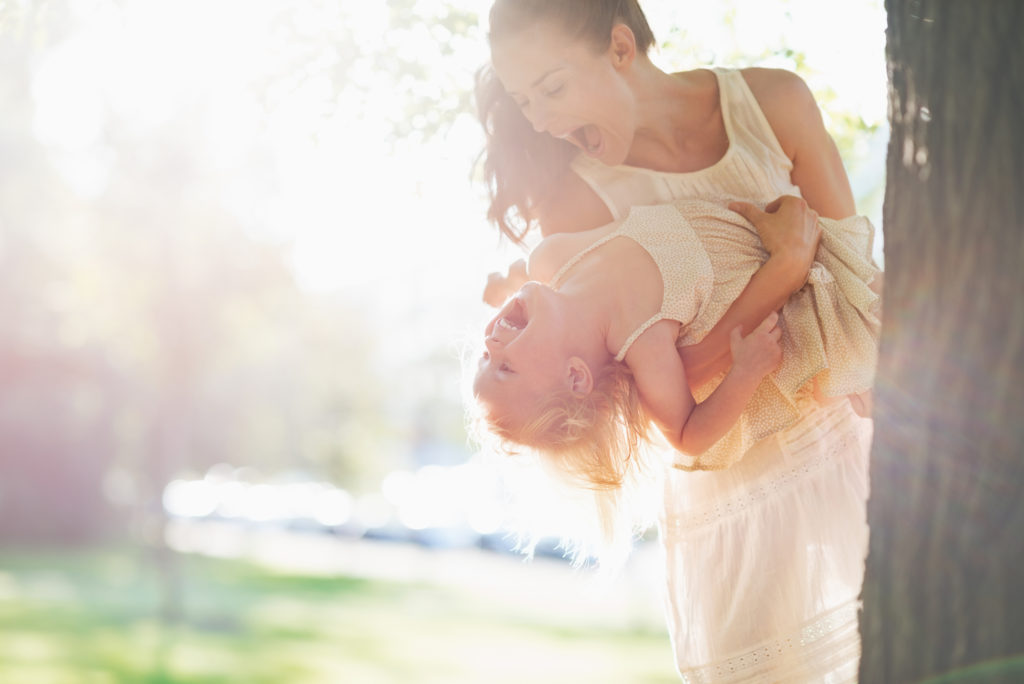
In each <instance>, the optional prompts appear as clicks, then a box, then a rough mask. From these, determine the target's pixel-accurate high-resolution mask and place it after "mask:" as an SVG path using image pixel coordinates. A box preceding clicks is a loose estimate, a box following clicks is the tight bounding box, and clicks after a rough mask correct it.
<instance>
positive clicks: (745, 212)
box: [729, 202, 765, 226]
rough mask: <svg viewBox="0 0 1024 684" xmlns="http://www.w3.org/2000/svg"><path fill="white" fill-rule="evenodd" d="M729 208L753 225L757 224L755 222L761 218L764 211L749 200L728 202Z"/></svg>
mask: <svg viewBox="0 0 1024 684" xmlns="http://www.w3.org/2000/svg"><path fill="white" fill-rule="evenodd" d="M729 210H730V211H735V212H736V213H737V214H739V215H740V216H742V217H743V218H745V219H747V220H748V221H750V222H751V223H753V224H754V225H755V226H756V225H757V222H758V221H759V220H761V219H762V218H763V217H764V215H765V212H763V211H761V210H760V209H758V208H757V207H756V206H755V205H753V204H751V203H750V202H732V203H730V204H729Z"/></svg>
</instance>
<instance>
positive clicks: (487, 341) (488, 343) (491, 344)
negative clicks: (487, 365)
mask: <svg viewBox="0 0 1024 684" xmlns="http://www.w3.org/2000/svg"><path fill="white" fill-rule="evenodd" d="M484 346H485V347H487V351H488V352H489V353H492V354H493V353H494V350H495V349H497V348H498V346H499V343H498V340H496V339H495V338H494V334H493V333H492V334H490V335H488V336H487V337H485V338H484Z"/></svg>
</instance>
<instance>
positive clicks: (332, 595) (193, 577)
mask: <svg viewBox="0 0 1024 684" xmlns="http://www.w3.org/2000/svg"><path fill="white" fill-rule="evenodd" d="M162 558H163V559H164V560H163V561H162V562H158V561H157V557H155V556H154V555H153V554H151V553H147V552H144V551H141V550H132V549H118V550H109V549H108V550H77V551H76V550H62V551H38V550H37V551H32V552H24V551H23V552H10V551H6V552H0V681H2V682H5V683H6V684H65V683H68V684H91V683H94V682H95V683H97V684H108V683H116V684H120V683H131V684H139V683H152V684H156V683H161V684H163V683H184V682H188V683H196V684H214V683H222V682H232V683H233V682H244V683H246V684H250V683H251V684H278V683H288V684H291V683H293V682H294V683H297V684H305V683H321V682H323V683H330V684H333V683H345V684H349V683H351V684H363V683H366V684H378V683H380V684H388V683H391V682H395V683H398V682H402V683H403V684H405V683H429V684H433V683H437V684H441V683H443V684H460V683H466V684H483V683H487V684H491V683H495V684H505V683H508V684H511V683H513V682H515V683H517V684H518V683H520V682H531V683H539V684H544V683H547V682H551V683H554V682H558V683H559V684H565V683H572V682H587V683H588V684H602V683H608V684H611V683H615V684H623V683H629V684H631V683H650V684H658V683H660V682H675V681H677V679H676V676H675V674H674V672H673V670H672V663H671V654H670V649H669V644H668V639H667V637H666V635H665V634H664V632H663V630H661V629H653V628H650V627H649V626H643V625H640V626H636V625H634V626H629V625H624V626H615V625H608V624H607V622H604V623H595V622H594V621H590V622H588V621H586V620H579V619H576V620H573V619H568V618H567V617H565V616H559V615H557V614H554V615H551V614H542V613H538V612H536V611H534V610H532V609H531V610H527V609H524V608H522V607H517V606H516V602H515V601H510V602H505V603H502V602H490V601H481V600H480V597H479V595H474V594H473V593H471V592H465V591H460V590H459V589H457V588H454V587H451V586H436V585H431V584H426V583H399V582H385V581H377V580H366V579H356V578H351V577H344V576H331V577H324V576H319V577H318V576H306V575H302V574H296V573H292V574H281V573H278V572H272V571H269V570H266V569H264V568H262V567H258V566H256V565H253V564H250V563H247V562H243V561H234V560H217V559H211V558H205V557H201V556H192V555H182V554H176V553H173V552H167V553H166V554H164V555H163V556H162Z"/></svg>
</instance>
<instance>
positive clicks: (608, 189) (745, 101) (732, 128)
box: [572, 68, 800, 220]
mask: <svg viewBox="0 0 1024 684" xmlns="http://www.w3.org/2000/svg"><path fill="white" fill-rule="evenodd" d="M712 71H713V72H714V74H715V76H716V77H717V78H718V93H719V100H720V104H721V110H722V118H723V120H724V121H725V133H726V136H727V137H728V138H729V148H728V149H727V150H726V152H725V154H724V155H723V156H722V158H721V159H719V160H718V161H717V162H715V163H714V164H712V165H711V166H709V167H707V168H704V169H700V170H698V171H689V172H685V173H675V172H669V171H652V170H650V169H643V168H639V167H636V166H627V165H625V164H621V165H619V166H605V165H604V164H602V163H601V162H599V161H597V160H596V159H592V158H590V157H588V156H587V155H585V154H582V153H581V154H578V155H577V156H576V158H575V159H574V160H573V162H572V169H573V171H575V172H576V173H577V174H578V175H579V176H580V178H582V179H583V180H584V181H586V183H587V184H588V185H589V186H590V187H591V188H592V189H593V190H594V192H596V193H597V194H598V196H599V197H600V198H601V200H602V201H603V202H604V203H605V204H606V205H607V206H608V209H609V210H610V211H611V213H612V216H613V217H614V218H615V220H621V219H623V218H625V217H626V215H627V214H628V213H629V208H630V207H632V206H636V205H642V204H667V203H669V202H671V201H672V200H675V199H682V198H690V199H694V198H702V199H711V200H717V201H720V202H721V201H732V200H744V201H746V202H753V203H754V204H761V205H764V204H767V203H768V202H770V201H772V200H774V199H776V198H778V197H779V196H780V195H796V196H797V197H799V196H800V189H799V188H798V187H797V186H795V185H793V181H792V180H790V173H791V172H792V170H793V163H792V162H791V161H790V160H789V157H787V156H786V153H785V152H784V151H783V150H782V146H781V145H780V144H779V141H778V140H777V139H776V137H775V133H774V131H772V128H771V126H770V125H769V124H768V119H766V118H765V116H764V112H762V111H761V107H760V105H758V103H757V100H756V99H755V98H754V94H753V93H752V92H751V91H750V87H749V86H748V85H747V82H746V81H745V80H744V79H743V74H741V73H740V72H739V71H737V70H735V69H722V68H716V69H713V70H712Z"/></svg>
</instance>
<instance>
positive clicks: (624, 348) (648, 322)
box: [615, 311, 665, 361]
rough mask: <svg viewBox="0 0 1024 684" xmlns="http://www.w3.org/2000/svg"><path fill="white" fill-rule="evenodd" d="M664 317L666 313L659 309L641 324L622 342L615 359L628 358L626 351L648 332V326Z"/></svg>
mask: <svg viewBox="0 0 1024 684" xmlns="http://www.w3.org/2000/svg"><path fill="white" fill-rule="evenodd" d="M663 318H665V314H664V313H662V312H660V311H659V312H658V313H656V314H654V315H653V316H651V317H650V318H648V319H647V320H646V321H645V322H643V323H642V324H640V326H639V327H638V328H637V329H636V330H634V331H633V333H632V334H631V335H630V336H629V337H627V338H626V341H625V342H624V343H623V344H622V347H621V348H620V349H619V353H618V354H616V355H615V360H616V361H622V360H623V359H624V358H626V352H628V351H629V348H630V347H632V346H633V343H634V342H636V341H637V338H638V337H640V336H641V335H643V334H644V333H645V332H647V329H648V328H650V327H651V326H652V325H654V324H655V323H657V322H658V321H660V320H662V319H663Z"/></svg>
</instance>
